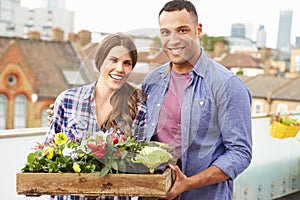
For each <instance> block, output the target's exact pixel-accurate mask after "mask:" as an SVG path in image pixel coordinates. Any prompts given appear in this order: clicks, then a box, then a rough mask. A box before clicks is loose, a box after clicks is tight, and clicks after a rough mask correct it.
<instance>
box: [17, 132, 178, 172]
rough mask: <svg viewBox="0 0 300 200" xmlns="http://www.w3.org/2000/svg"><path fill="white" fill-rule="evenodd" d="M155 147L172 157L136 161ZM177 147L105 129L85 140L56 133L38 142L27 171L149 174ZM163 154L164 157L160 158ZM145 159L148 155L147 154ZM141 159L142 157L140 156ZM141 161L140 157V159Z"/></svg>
mask: <svg viewBox="0 0 300 200" xmlns="http://www.w3.org/2000/svg"><path fill="white" fill-rule="evenodd" d="M148 147H151V148H152V147H155V148H156V149H157V152H159V153H162V152H168V155H167V156H168V157H167V158H168V159H166V158H165V156H163V157H161V156H162V155H163V154H161V155H158V154H156V155H155V156H156V157H157V159H156V160H155V159H154V158H153V155H149V156H151V158H149V159H150V160H151V162H154V161H155V162H156V163H159V164H158V165H157V164H156V165H155V166H152V165H151V166H150V168H149V169H148V168H147V167H149V165H148V164H147V165H144V163H143V162H134V161H135V160H136V157H137V156H140V154H141V152H144V151H145V148H148ZM173 150H174V148H173V147H170V146H168V145H167V144H163V143H160V142H155V141H137V140H136V139H135V138H134V137H128V138H124V135H118V134H114V133H111V134H108V133H104V132H99V133H94V134H91V135H90V137H89V138H87V139H82V141H72V140H68V139H67V137H66V135H65V134H64V133H58V134H56V135H55V138H54V140H53V141H51V142H50V143H48V144H38V145H37V146H36V147H35V151H34V152H31V153H29V154H28V156H27V163H26V165H25V167H24V168H23V169H22V171H23V172H46V173H58V172H63V173H94V172H99V173H100V176H104V175H106V174H108V173H148V172H149V170H150V171H151V172H154V170H155V168H156V167H158V166H159V165H161V164H163V163H165V164H167V163H168V161H169V160H170V159H172V152H173ZM159 156H160V157H159ZM143 157H144V159H147V158H145V157H147V155H144V154H143ZM139 158H140V157H139ZM137 160H139V159H137Z"/></svg>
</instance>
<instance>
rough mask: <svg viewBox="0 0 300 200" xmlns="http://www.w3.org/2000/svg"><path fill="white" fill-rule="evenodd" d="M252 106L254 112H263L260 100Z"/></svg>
mask: <svg viewBox="0 0 300 200" xmlns="http://www.w3.org/2000/svg"><path fill="white" fill-rule="evenodd" d="M253 106H254V114H261V113H263V105H262V103H261V102H255V103H254V104H253Z"/></svg>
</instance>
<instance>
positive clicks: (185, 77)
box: [153, 70, 191, 158]
mask: <svg viewBox="0 0 300 200" xmlns="http://www.w3.org/2000/svg"><path fill="white" fill-rule="evenodd" d="M190 80H191V78H190V76H189V74H188V73H186V74H178V73H176V72H175V71H174V70H171V79H170V83H169V89H168V91H167V94H166V97H165V99H164V102H163V105H162V108H161V110H160V114H159V119H158V125H157V134H156V135H155V136H154V137H153V139H154V140H157V141H160V142H164V143H167V144H169V145H172V146H175V147H176V151H175V157H177V158H181V131H180V125H181V104H182V101H183V96H184V90H185V88H186V87H187V85H188V84H189V82H190Z"/></svg>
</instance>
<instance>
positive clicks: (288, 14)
mask: <svg viewBox="0 0 300 200" xmlns="http://www.w3.org/2000/svg"><path fill="white" fill-rule="evenodd" d="M292 17H293V11H291V10H282V11H280V17H279V28H278V36H277V49H278V50H281V51H285V52H289V51H290V49H291V30H292Z"/></svg>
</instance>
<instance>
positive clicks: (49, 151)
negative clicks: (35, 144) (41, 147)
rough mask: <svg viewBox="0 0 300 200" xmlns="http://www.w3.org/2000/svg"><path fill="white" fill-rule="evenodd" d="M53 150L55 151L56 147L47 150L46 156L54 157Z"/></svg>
mask: <svg viewBox="0 0 300 200" xmlns="http://www.w3.org/2000/svg"><path fill="white" fill-rule="evenodd" d="M53 152H54V148H53V147H50V148H48V149H47V150H46V151H45V154H44V156H47V158H48V159H52V158H53Z"/></svg>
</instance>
